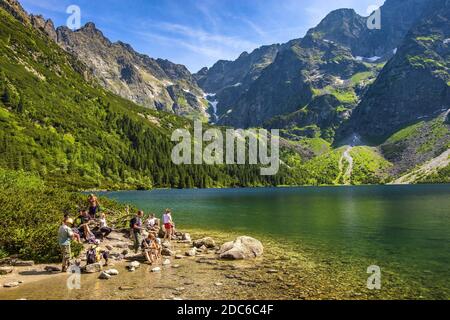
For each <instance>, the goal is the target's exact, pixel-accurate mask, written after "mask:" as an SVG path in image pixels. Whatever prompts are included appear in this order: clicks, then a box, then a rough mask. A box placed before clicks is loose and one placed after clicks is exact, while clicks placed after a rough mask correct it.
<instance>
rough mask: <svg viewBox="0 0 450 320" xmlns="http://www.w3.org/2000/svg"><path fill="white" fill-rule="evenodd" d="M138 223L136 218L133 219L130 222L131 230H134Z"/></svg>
mask: <svg viewBox="0 0 450 320" xmlns="http://www.w3.org/2000/svg"><path fill="white" fill-rule="evenodd" d="M136 222H137V219H136V218H133V219H131V221H130V229H133V227H134V225H135V224H136Z"/></svg>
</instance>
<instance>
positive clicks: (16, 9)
mask: <svg viewBox="0 0 450 320" xmlns="http://www.w3.org/2000/svg"><path fill="white" fill-rule="evenodd" d="M0 7H1V8H3V9H5V10H6V11H7V12H8V13H10V14H11V15H12V16H13V17H14V18H16V19H17V20H19V21H20V22H22V23H26V24H28V23H30V20H29V17H28V14H27V13H26V11H25V10H24V9H23V7H22V5H21V4H20V2H19V1H17V0H0Z"/></svg>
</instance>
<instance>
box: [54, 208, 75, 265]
mask: <svg viewBox="0 0 450 320" xmlns="http://www.w3.org/2000/svg"><path fill="white" fill-rule="evenodd" d="M72 224H73V220H72V218H69V217H67V216H66V217H64V220H63V223H62V224H61V226H60V227H59V231H58V243H59V246H60V248H61V254H62V269H61V270H62V272H66V271H67V268H68V267H69V266H70V259H71V255H72V252H71V247H70V243H71V241H72V240H75V234H74V232H73V231H72V229H71V227H70V226H71V225H72Z"/></svg>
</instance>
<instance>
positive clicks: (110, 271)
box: [105, 269, 119, 276]
mask: <svg viewBox="0 0 450 320" xmlns="http://www.w3.org/2000/svg"><path fill="white" fill-rule="evenodd" d="M105 273H106V274H109V275H110V276H118V275H119V271H118V270H116V269H109V270H106V271H105Z"/></svg>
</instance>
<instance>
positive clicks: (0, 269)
mask: <svg viewBox="0 0 450 320" xmlns="http://www.w3.org/2000/svg"><path fill="white" fill-rule="evenodd" d="M13 271H14V268H13V267H10V266H6V267H0V275H2V276H3V275H5V274H8V273H11V272H13Z"/></svg>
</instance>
